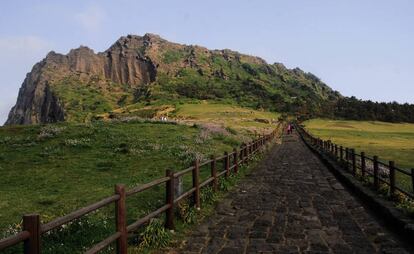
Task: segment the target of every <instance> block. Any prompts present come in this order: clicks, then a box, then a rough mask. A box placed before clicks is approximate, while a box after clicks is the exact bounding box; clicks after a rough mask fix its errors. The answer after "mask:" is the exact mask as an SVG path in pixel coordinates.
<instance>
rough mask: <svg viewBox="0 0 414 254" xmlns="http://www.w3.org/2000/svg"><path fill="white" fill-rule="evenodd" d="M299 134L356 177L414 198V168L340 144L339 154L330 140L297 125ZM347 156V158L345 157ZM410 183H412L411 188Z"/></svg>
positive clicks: (391, 192) (378, 187) (392, 192)
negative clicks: (383, 185) (403, 177)
mask: <svg viewBox="0 0 414 254" xmlns="http://www.w3.org/2000/svg"><path fill="white" fill-rule="evenodd" d="M296 128H297V130H298V132H299V134H300V135H301V136H302V137H303V139H304V140H305V142H307V143H308V144H310V145H312V146H314V147H316V148H318V150H319V151H322V152H323V153H325V154H328V155H329V156H331V157H332V158H334V159H335V160H338V161H339V162H341V163H343V164H344V165H345V168H346V170H348V171H350V173H352V175H353V176H354V177H363V178H364V180H368V181H372V185H373V186H374V188H375V189H376V190H379V189H380V184H381V183H382V184H385V185H386V186H388V187H389V194H390V195H391V196H393V195H395V194H396V193H397V192H399V193H401V194H403V195H405V196H406V197H408V198H410V199H414V169H411V170H410V172H409V171H407V170H403V169H400V168H398V167H396V166H395V162H394V161H389V162H388V163H384V162H382V161H380V160H379V158H378V156H373V157H372V158H371V157H368V156H367V155H366V154H365V152H361V153H360V154H359V153H356V152H355V149H353V148H347V147H346V148H345V155H344V154H343V153H344V148H343V147H342V146H339V147H340V148H339V156H338V154H337V153H336V152H335V150H334V151H332V149H331V148H330V145H329V144H332V143H331V141H330V140H327V141H324V140H321V139H320V138H317V137H314V136H313V135H311V134H310V133H309V132H308V131H306V130H305V129H304V128H303V127H301V126H296ZM333 145H334V146H335V147H338V145H337V144H333ZM344 156H345V158H344ZM397 172H398V174H401V175H405V176H408V177H407V181H408V182H409V183H408V184H405V186H403V185H402V184H401V177H400V178H396V174H397ZM408 185H411V186H410V187H409V188H411V190H410V189H409V188H407V187H408Z"/></svg>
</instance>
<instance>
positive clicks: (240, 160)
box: [0, 125, 280, 254]
mask: <svg viewBox="0 0 414 254" xmlns="http://www.w3.org/2000/svg"><path fill="white" fill-rule="evenodd" d="M279 127H280V125H279V126H278V128H276V129H275V130H274V131H273V132H271V133H270V134H268V135H263V136H259V138H257V139H255V140H254V141H252V142H249V143H247V144H243V145H242V146H241V147H240V149H239V150H238V149H236V148H235V149H234V150H233V151H232V152H231V153H228V152H225V153H224V155H223V156H221V157H218V158H216V157H211V159H210V160H207V161H204V162H202V163H200V162H199V161H198V160H195V161H194V164H193V165H192V166H191V167H189V168H187V169H184V170H181V171H179V172H173V171H172V170H171V169H167V170H166V174H165V177H162V178H159V179H156V180H154V181H152V182H149V183H146V184H142V185H139V186H137V187H135V188H132V189H130V190H126V187H125V186H124V185H122V184H117V185H116V186H115V193H114V195H112V196H110V197H107V198H105V199H103V200H100V201H99V202H96V203H94V204H91V205H88V206H86V207H83V208H81V209H79V210H77V211H74V212H72V213H70V214H68V215H65V216H63V217H60V218H57V219H55V220H53V221H51V222H48V223H46V224H41V222H40V216H39V215H38V214H28V215H24V216H23V230H22V231H21V232H19V233H18V234H16V235H13V236H10V237H7V238H4V239H1V240H0V251H1V250H4V249H6V248H8V247H11V246H14V245H16V244H19V243H21V242H23V243H24V248H23V253H25V254H38V253H41V236H42V234H45V233H46V232H49V231H51V230H53V229H55V228H58V227H61V226H63V225H65V224H67V223H69V222H72V221H74V220H76V219H79V218H81V217H82V216H85V215H86V214H88V213H91V212H93V211H96V210H98V209H100V208H103V207H106V206H109V205H111V204H115V222H116V232H115V233H114V234H112V235H110V236H108V237H107V238H106V239H104V240H102V241H101V242H99V243H97V244H96V245H94V246H92V247H91V248H90V249H89V250H87V251H86V252H85V253H88V254H93V253H98V252H100V251H102V250H104V249H105V248H107V247H108V246H109V245H110V244H112V243H114V242H116V253H118V254H126V253H127V248H128V243H127V238H128V233H131V232H134V231H136V230H137V229H138V228H139V227H140V226H142V225H144V224H146V223H148V222H149V221H150V220H151V219H152V218H154V217H157V216H159V215H160V214H162V213H165V227H166V228H167V229H170V230H173V229H174V207H175V205H176V204H177V203H178V202H179V201H181V200H182V199H184V198H188V197H190V196H191V197H192V200H193V203H194V205H195V207H196V208H197V209H200V206H201V199H200V189H201V188H203V187H205V186H208V185H211V186H212V188H213V190H214V191H217V190H218V179H219V178H220V177H222V176H223V175H224V176H225V177H226V178H227V177H229V176H230V174H231V172H234V173H235V174H236V173H237V172H238V169H239V167H240V166H241V165H243V164H247V162H248V160H249V159H251V158H252V156H253V155H255V154H256V153H257V152H259V151H260V150H262V148H263V146H265V145H266V144H267V143H269V142H270V141H271V140H273V139H274V138H275V137H276V134H277V132H278V129H279ZM218 162H223V169H221V170H220V169H218V168H217V164H218ZM204 165H210V170H211V176H210V177H209V178H208V179H206V180H205V181H203V182H200V167H201V166H204ZM189 173H191V174H192V187H191V188H190V189H189V190H188V191H186V192H184V193H182V194H181V195H180V196H178V197H175V196H174V194H175V192H174V181H176V180H177V178H178V177H182V176H184V175H186V174H189ZM160 185H165V204H164V205H163V206H162V207H160V208H158V209H157V210H155V211H153V212H151V213H150V214H147V215H146V216H145V217H143V218H140V219H138V220H137V221H135V222H134V223H132V224H130V225H127V222H126V212H127V211H126V198H127V197H128V196H131V195H135V194H138V193H141V192H143V191H145V190H147V189H150V188H152V187H155V186H160Z"/></svg>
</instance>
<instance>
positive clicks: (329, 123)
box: [305, 119, 414, 169]
mask: <svg viewBox="0 0 414 254" xmlns="http://www.w3.org/2000/svg"><path fill="white" fill-rule="evenodd" d="M305 126H306V129H308V130H309V131H310V132H311V133H313V134H314V135H316V136H318V137H321V138H323V139H327V140H328V139H330V140H332V141H333V142H335V143H337V144H339V145H343V146H344V147H350V148H355V149H356V150H357V151H365V153H366V154H368V155H370V156H371V157H372V156H373V155H377V156H379V158H380V159H381V160H383V161H385V162H386V161H389V160H394V161H395V162H396V165H397V166H398V167H401V168H407V169H408V168H414V124H408V123H385V122H371V121H339V120H324V119H314V120H309V121H307V122H305Z"/></svg>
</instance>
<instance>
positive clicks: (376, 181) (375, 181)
mask: <svg viewBox="0 0 414 254" xmlns="http://www.w3.org/2000/svg"><path fill="white" fill-rule="evenodd" d="M374 188H375V189H376V190H378V189H379V179H378V156H374Z"/></svg>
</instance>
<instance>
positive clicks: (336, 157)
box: [335, 144, 338, 159]
mask: <svg viewBox="0 0 414 254" xmlns="http://www.w3.org/2000/svg"><path fill="white" fill-rule="evenodd" d="M335 159H338V145H337V144H335Z"/></svg>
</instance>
